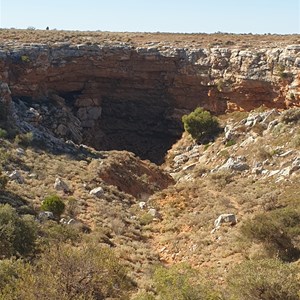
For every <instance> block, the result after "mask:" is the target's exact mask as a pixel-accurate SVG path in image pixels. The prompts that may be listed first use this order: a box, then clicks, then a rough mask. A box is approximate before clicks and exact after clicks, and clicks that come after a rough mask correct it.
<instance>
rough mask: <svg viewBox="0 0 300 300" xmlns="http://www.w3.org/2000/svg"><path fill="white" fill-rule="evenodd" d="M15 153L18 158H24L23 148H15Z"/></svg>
mask: <svg viewBox="0 0 300 300" xmlns="http://www.w3.org/2000/svg"><path fill="white" fill-rule="evenodd" d="M16 153H17V155H19V156H24V155H25V150H24V149H23V148H17V149H16Z"/></svg>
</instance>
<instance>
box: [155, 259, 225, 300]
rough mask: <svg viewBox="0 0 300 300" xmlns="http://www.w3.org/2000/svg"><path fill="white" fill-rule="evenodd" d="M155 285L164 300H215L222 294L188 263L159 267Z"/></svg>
mask: <svg viewBox="0 0 300 300" xmlns="http://www.w3.org/2000/svg"><path fill="white" fill-rule="evenodd" d="M153 281H154V287H155V289H156V291H157V293H158V294H159V296H160V298H159V299H164V300H174V299H176V300H214V299H220V295H219V294H218V293H217V292H216V291H214V289H213V287H212V286H211V285H210V284H209V283H208V282H206V281H205V280H204V279H203V278H201V277H200V276H199V274H198V273H197V271H196V270H194V269H192V268H191V267H189V266H187V265H177V266H173V267H171V268H169V269H166V268H163V267H159V268H157V269H156V271H155V273H154V276H153Z"/></svg>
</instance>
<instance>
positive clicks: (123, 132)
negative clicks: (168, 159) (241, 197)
mask: <svg viewBox="0 0 300 300" xmlns="http://www.w3.org/2000/svg"><path fill="white" fill-rule="evenodd" d="M101 107H102V114H101V118H100V120H99V122H97V124H96V126H95V127H94V128H93V129H92V131H89V132H87V131H86V132H85V133H84V137H85V138H84V139H85V141H84V142H85V143H87V144H89V145H91V146H93V147H94V148H96V149H97V150H127V151H131V152H133V153H135V154H136V155H138V156H139V157H140V158H142V159H149V160H150V161H152V162H154V163H156V164H162V163H163V162H164V159H165V155H166V153H167V151H168V150H169V149H170V148H171V147H172V145H173V144H174V143H175V142H176V141H177V140H178V139H179V138H180V136H181V134H182V131H183V128H182V124H181V121H180V119H176V118H174V109H173V108H171V106H170V105H169V104H168V103H167V102H166V101H160V100H158V101H157V99H156V101H151V102H149V101H143V100H140V99H137V100H123V99H111V98H104V99H103V101H102V104H101Z"/></svg>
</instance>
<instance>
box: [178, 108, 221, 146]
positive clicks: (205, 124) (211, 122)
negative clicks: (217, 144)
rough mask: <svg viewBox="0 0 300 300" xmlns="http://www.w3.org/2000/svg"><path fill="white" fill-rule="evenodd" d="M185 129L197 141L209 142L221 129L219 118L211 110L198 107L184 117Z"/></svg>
mask: <svg viewBox="0 0 300 300" xmlns="http://www.w3.org/2000/svg"><path fill="white" fill-rule="evenodd" d="M182 122H183V125H184V129H185V131H187V132H188V133H189V134H190V135H191V136H192V138H193V139H194V140H196V142H197V143H207V142H209V141H210V140H211V139H213V138H214V137H215V136H216V134H217V133H218V132H219V130H220V126H219V122H218V120H217V118H215V117H213V116H212V115H211V114H210V112H209V111H205V110H204V109H203V108H201V107H198V108H196V109H195V110H194V111H193V112H191V113H190V114H189V115H184V116H183V117H182Z"/></svg>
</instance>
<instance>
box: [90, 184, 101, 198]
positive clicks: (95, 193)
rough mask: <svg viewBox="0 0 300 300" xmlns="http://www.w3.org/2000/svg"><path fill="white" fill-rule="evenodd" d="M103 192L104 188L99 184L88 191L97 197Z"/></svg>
mask: <svg viewBox="0 0 300 300" xmlns="http://www.w3.org/2000/svg"><path fill="white" fill-rule="evenodd" d="M103 194H104V190H103V188H102V187H100V186H99V187H97V188H94V189H92V190H91V191H90V195H93V196H96V197H98V198H100V197H101V196H102V195H103Z"/></svg>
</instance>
